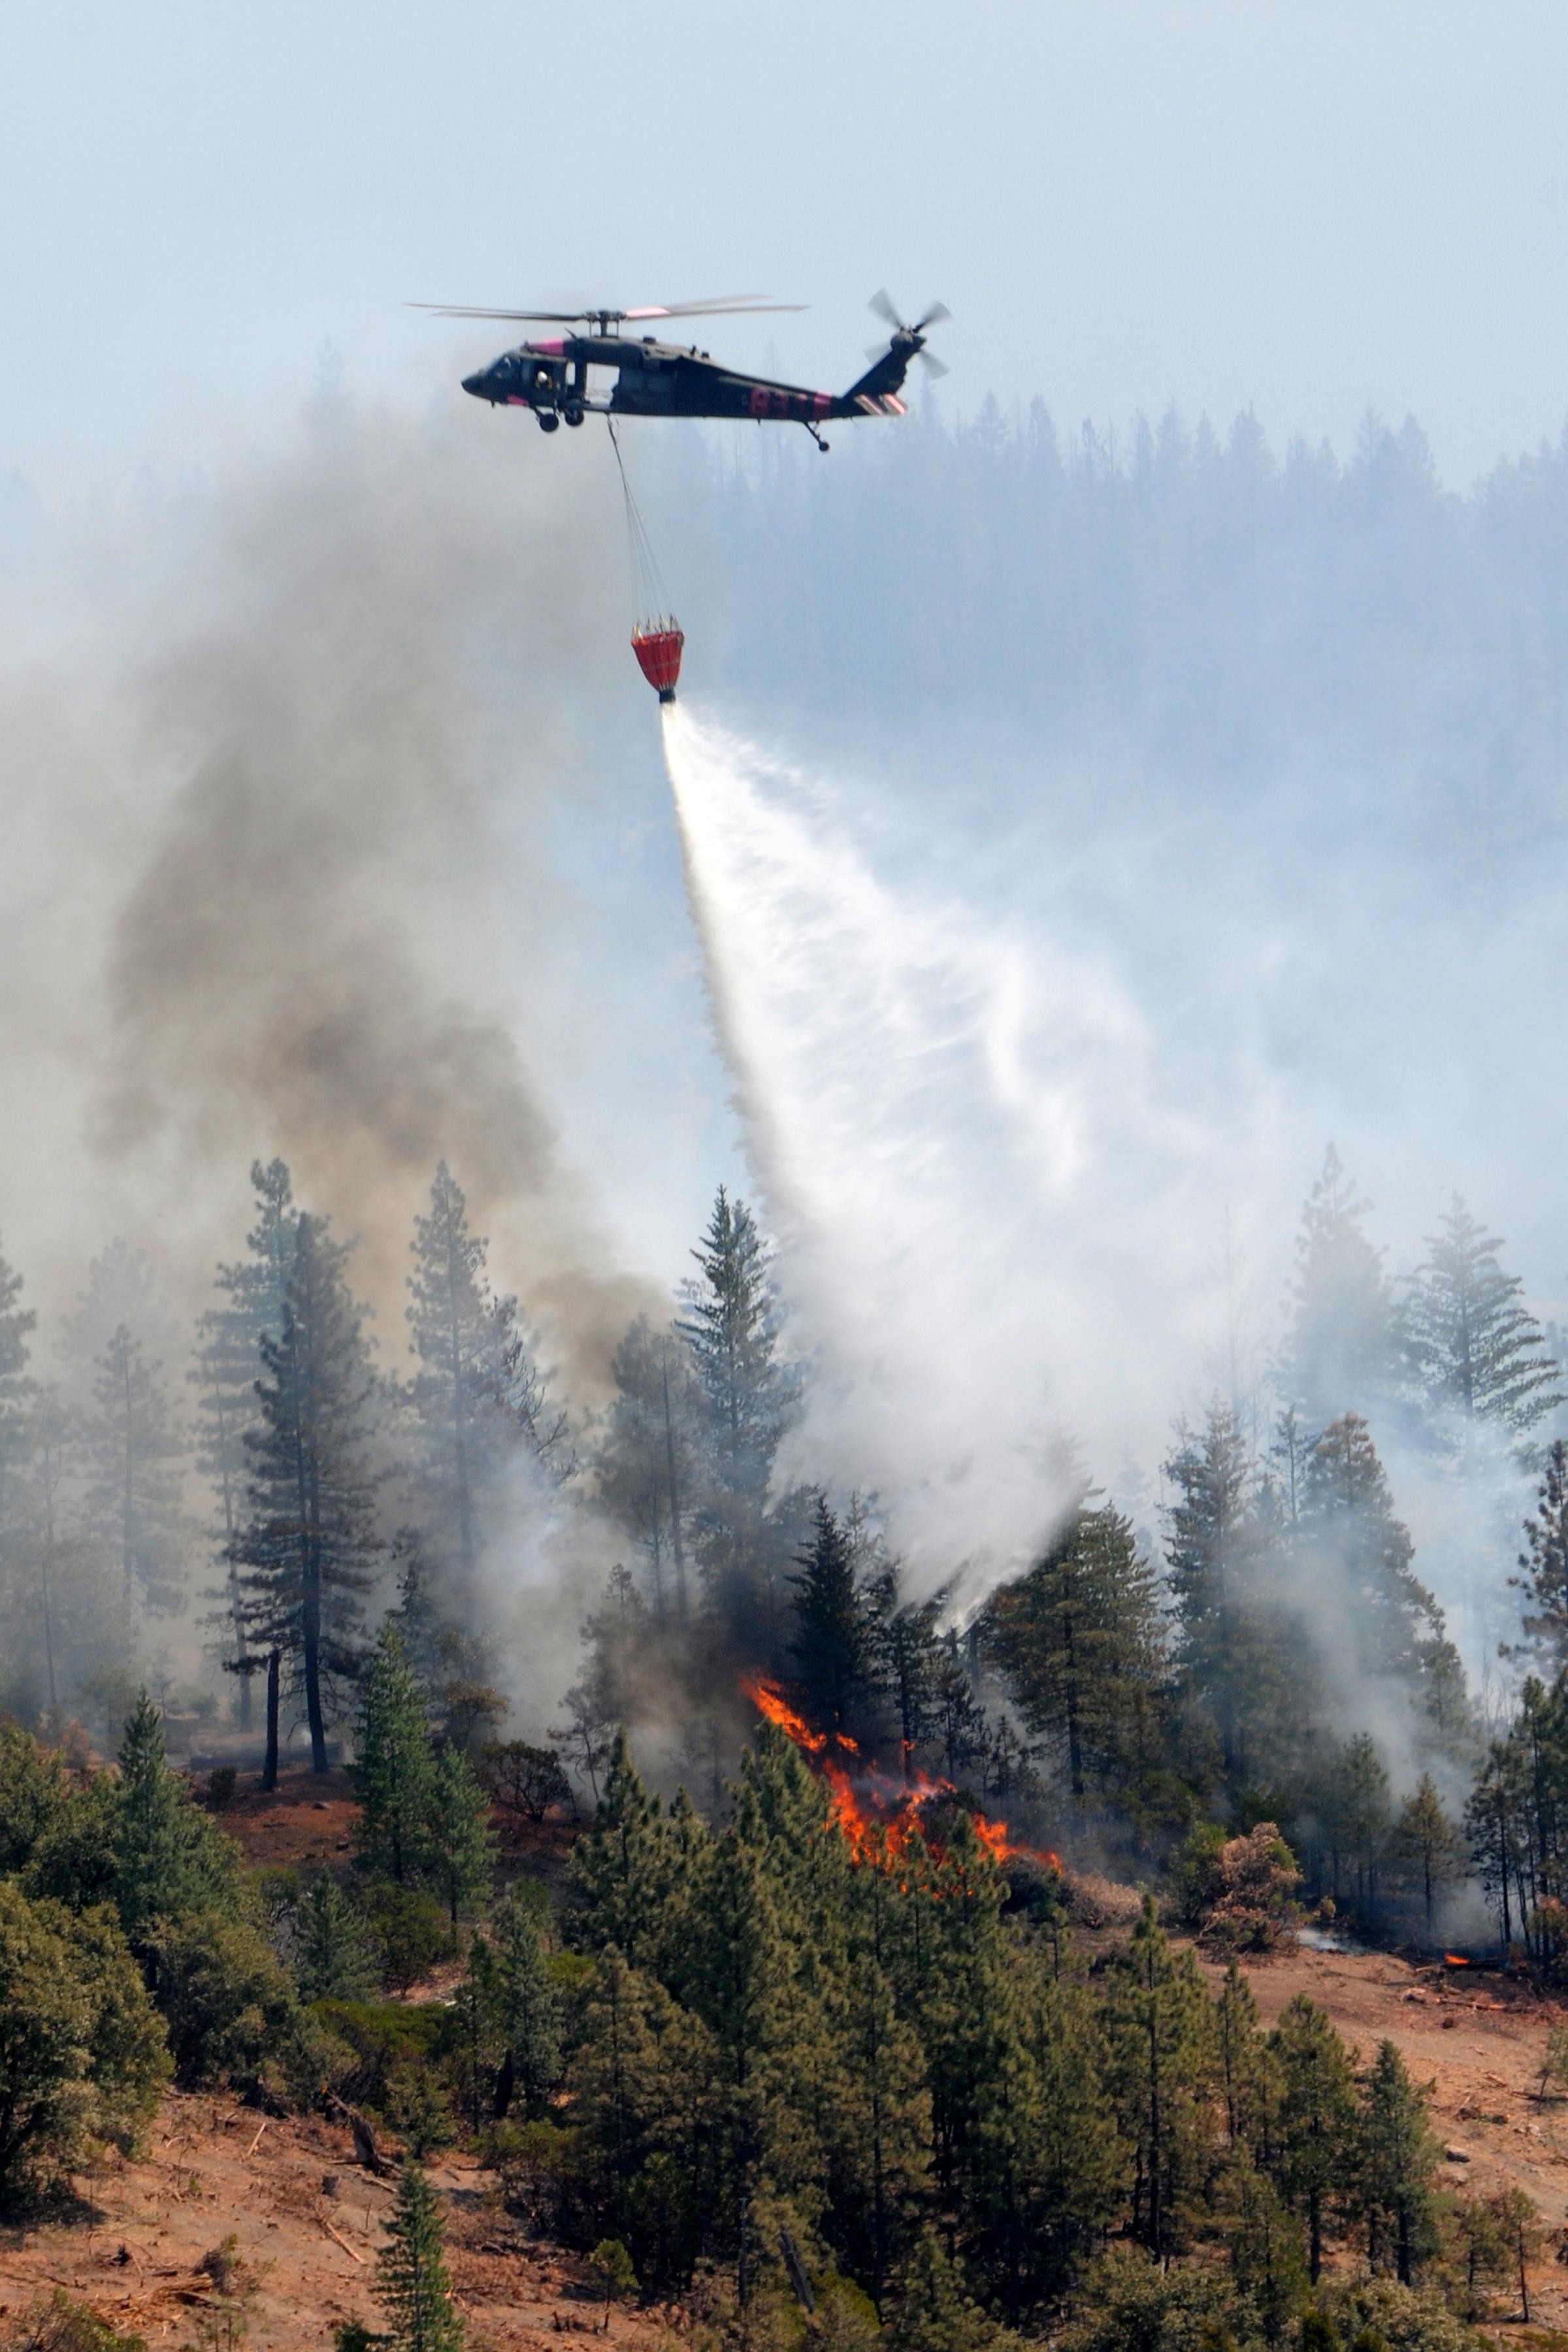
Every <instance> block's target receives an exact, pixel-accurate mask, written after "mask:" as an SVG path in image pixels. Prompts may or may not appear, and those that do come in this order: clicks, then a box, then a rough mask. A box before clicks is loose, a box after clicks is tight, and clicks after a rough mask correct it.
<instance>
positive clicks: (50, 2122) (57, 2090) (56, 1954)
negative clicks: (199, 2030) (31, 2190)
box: [0, 1880, 168, 2200]
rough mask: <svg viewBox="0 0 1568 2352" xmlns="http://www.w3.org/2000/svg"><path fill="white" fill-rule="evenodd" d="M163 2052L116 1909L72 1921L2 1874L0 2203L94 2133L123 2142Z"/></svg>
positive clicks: (59, 2167)
mask: <svg viewBox="0 0 1568 2352" xmlns="http://www.w3.org/2000/svg"><path fill="white" fill-rule="evenodd" d="M167 2074H168V2059H167V2056H166V2053H165V2052H164V2049H163V2036H162V2033H161V2032H160V2031H159V2028H158V2024H157V2021H156V2019H155V2018H154V2017H153V2012H152V2011H151V2009H150V2007H149V2005H148V2002H147V1998H146V1994H145V1991H144V1990H143V1988H142V1979H141V1978H140V1977H139V1975H138V1974H137V1971H136V1965H135V1962H134V1961H133V1960H132V1957H131V1953H130V1951H129V1949H128V1948H127V1947H126V1944H125V1940H124V1937H122V1936H121V1933H120V1929H119V1927H118V1926H117V1924H116V1923H115V1922H114V1920H113V1918H112V1917H111V1916H110V1915H108V1914H106V1913H96V1914H93V1915H91V1916H89V1917H87V1918H84V1919H74V1918H72V1917H71V1916H70V1915H69V1914H68V1913H67V1912H66V1911H64V1910H63V1909H62V1908H61V1907H60V1906H57V1905H53V1904H47V1903H37V1904H35V1903H30V1902H29V1901H28V1900H27V1898H26V1895H24V1894H23V1893H22V1890H21V1888H20V1887H19V1886H17V1885H16V1884H15V1883H14V1882H12V1881H9V1880H0V2200H7V2199H14V2198H16V2196H18V2195H19V2194H21V2193H22V2191H23V2190H24V2189H26V2188H27V2187H29V2186H32V2185H34V2184H37V2182H39V2181H41V2180H44V2179H48V2178H49V2177H50V2176H51V2175H53V2176H58V2174H59V2173H61V2172H62V2171H64V2170H65V2168H67V2167H68V2165H69V2163H70V2161H71V2159H72V2158H73V2157H74V2156H75V2155H76V2154H77V2153H78V2152H79V2150H80V2149H81V2147H83V2146H84V2144H85V2143H87V2142H88V2141H89V2139H91V2138H92V2137H113V2138H116V2139H121V2140H125V2141H129V2139H130V2138H131V2137H132V2136H133V2134H134V2130H135V2126H136V2125H137V2123H138V2122H139V2121H140V2120H141V2118H142V2116H144V2115H145V2114H146V2113H147V2112H148V2111H149V2109H150V2107H151V2106H152V2105H154V2104H155V2103H156V2100H157V2095H158V2090H159V2087H160V2085H161V2084H162V2083H163V2080H164V2079H165V2078H166V2076H167Z"/></svg>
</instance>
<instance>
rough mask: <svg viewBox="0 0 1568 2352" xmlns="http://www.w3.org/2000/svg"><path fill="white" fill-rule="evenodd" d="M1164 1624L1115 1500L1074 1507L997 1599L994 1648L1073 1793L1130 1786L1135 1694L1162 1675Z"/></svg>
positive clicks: (1148, 1572)
mask: <svg viewBox="0 0 1568 2352" xmlns="http://www.w3.org/2000/svg"><path fill="white" fill-rule="evenodd" d="M1163 1630H1164V1629H1163V1622H1162V1612H1161V1609H1160V1601H1159V1593H1158V1587H1157V1580H1156V1577H1155V1572H1154V1570H1153V1567H1152V1564H1151V1563H1150V1561H1148V1560H1147V1559H1145V1558H1144V1557H1143V1556H1142V1553H1141V1551H1140V1549H1139V1547H1138V1542H1137V1538H1136V1537H1135V1536H1134V1535H1133V1532H1132V1527H1131V1521H1130V1520H1128V1519H1124V1518H1123V1517H1121V1514H1120V1513H1119V1512H1117V1511H1115V1510H1113V1509H1111V1508H1110V1507H1109V1506H1106V1507H1103V1508H1101V1509H1100V1510H1093V1511H1091V1510H1088V1509H1084V1508H1080V1509H1079V1510H1078V1511H1077V1512H1075V1513H1074V1514H1073V1516H1072V1517H1071V1518H1070V1519H1069V1520H1068V1522H1067V1524H1066V1526H1065V1527H1064V1528H1062V1530H1061V1532H1060V1534H1059V1535H1058V1537H1057V1538H1056V1540H1055V1541H1054V1543H1053V1544H1052V1545H1051V1548H1050V1549H1049V1550H1048V1551H1047V1554H1046V1556H1045V1558H1044V1559H1042V1560H1041V1561H1040V1562H1039V1564H1038V1565H1037V1567H1036V1568H1034V1569H1032V1570H1030V1572H1029V1574H1028V1575H1027V1576H1026V1577H1025V1578H1024V1579H1023V1580H1021V1581H1020V1582H1019V1583H1017V1584H1015V1585H1010V1586H1008V1587H1007V1588H1006V1590H1005V1591H1003V1592H1001V1593H999V1594H998V1595H997V1598H996V1600H995V1601H994V1603H993V1606H992V1609H991V1612H990V1620H989V1624H988V1627H987V1633H988V1638H989V1641H990V1644H991V1648H992V1652H993V1654H994V1656H995V1658H996V1660H997V1662H998V1664H1000V1665H1001V1667H1002V1669H1003V1671H1004V1673H1005V1675H1006V1677H1007V1681H1008V1685H1009V1687H1010V1689H1011V1691H1012V1695H1013V1697H1014V1699H1015V1701H1016V1705H1017V1707H1018V1710H1019V1713H1020V1714H1021V1715H1022V1717H1023V1718H1024V1721H1025V1723H1026V1725H1027V1726H1028V1727H1029V1729H1030V1731H1031V1732H1033V1733H1034V1734H1035V1735H1036V1737H1037V1738H1040V1739H1043V1740H1045V1741H1046V1742H1047V1746H1048V1748H1049V1751H1050V1752H1051V1753H1052V1755H1053V1756H1054V1758H1055V1759H1056V1761H1057V1764H1058V1769H1059V1770H1060V1772H1061V1775H1062V1777H1063V1779H1064V1780H1066V1782H1067V1786H1068V1791H1069V1792H1070V1794H1071V1795H1072V1796H1073V1797H1075V1798H1077V1799H1079V1800H1080V1801H1081V1800H1082V1799H1083V1798H1084V1797H1085V1796H1087V1795H1088V1793H1089V1789H1090V1787H1091V1786H1092V1787H1094V1788H1095V1789H1097V1790H1117V1789H1119V1788H1121V1787H1122V1786H1123V1785H1124V1784H1125V1782H1126V1780H1127V1777H1128V1773H1129V1769H1130V1767H1131V1761H1132V1751H1133V1746H1134V1738H1135V1733H1134V1726H1135V1722H1136V1712H1137V1695H1138V1694H1139V1693H1140V1692H1141V1691H1142V1692H1149V1691H1151V1690H1152V1688H1153V1686H1154V1685H1155V1684H1156V1682H1157V1680H1158V1678H1159V1676H1160V1674H1161V1670H1162V1668H1163V1663H1164V1640H1163Z"/></svg>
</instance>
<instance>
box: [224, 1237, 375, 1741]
mask: <svg viewBox="0 0 1568 2352" xmlns="http://www.w3.org/2000/svg"><path fill="white" fill-rule="evenodd" d="M348 1255H349V1244H346V1243H341V1242H334V1241H333V1240H332V1239H331V1236H330V1234H328V1231H327V1227H326V1223H325V1220H324V1219H322V1218H320V1217H315V1216H310V1215H309V1214H306V1213H301V1214H300V1219H299V1222H298V1224H297V1225H296V1227H295V1232H294V1250H293V1263H292V1265H291V1267H290V1269H289V1283H288V1288H287V1291H286V1293H285V1297H284V1302H283V1322H282V1328H281V1329H280V1331H279V1334H278V1336H277V1337H276V1339H274V1338H273V1337H272V1336H271V1335H270V1334H268V1335H267V1336H266V1337H265V1338H264V1339H263V1340H262V1343H261V1360H262V1367H263V1370H262V1377H261V1382H260V1387H259V1391H258V1399H259V1403H260V1415H259V1426H258V1428H257V1429H256V1430H254V1431H252V1432H251V1433H249V1435H248V1438H247V1444H248V1449H249V1454H250V1465H251V1467H250V1478H249V1490H248V1497H247V1518H246V1524H245V1527H244V1528H243V1530H242V1532H241V1536H240V1539H239V1554H240V1558H241V1559H242V1560H243V1562H244V1564H245V1573H244V1575H243V1577H242V1580H241V1581H242V1583H243V1586H244V1589H245V1595H246V1620H247V1631H248V1633H249V1636H250V1638H251V1640H252V1642H253V1643H255V1644H256V1645H257V1646H258V1647H259V1648H260V1649H262V1650H263V1651H276V1652H278V1653H279V1654H281V1655H282V1656H283V1657H285V1658H286V1659H287V1660H288V1661H289V1664H290V1666H291V1669H292V1671H293V1673H294V1675H295V1677H296V1680H297V1682H298V1684H299V1686H300V1689H301V1691H302V1693H303V1696H304V1700H305V1715H306V1720H307V1722H308V1724H309V1726H310V1761H311V1764H312V1766H313V1768H314V1769H315V1770H316V1771H318V1772H324V1771H325V1770H326V1769H327V1721H328V1717H329V1713H330V1712H331V1710H332V1708H333V1706H334V1698H335V1691H336V1688H337V1685H339V1683H340V1682H342V1681H344V1680H347V1679H350V1678H352V1676H353V1674H354V1673H355V1672H357V1669H358V1664H359V1649H358V1643H359V1635H360V1620H361V1610H360V1595H361V1594H362V1593H363V1591H364V1590H365V1589H366V1587H367V1586H368V1584H369V1582H370V1580H371V1572H372V1569H373V1567H374V1562H375V1560H376V1559H377V1558H378V1556H379V1554H380V1552H381V1550H382V1549H383V1546H382V1539H381V1537H380V1533H379V1531H378V1529H377V1527H376V1523H375V1511H374V1492H375V1472H374V1465H373V1462H372V1456H371V1444H372V1436H373V1431H374V1407H375V1402H376V1386H375V1381H374V1375H373V1373H372V1370H371V1366H370V1356H369V1349H368V1347H367V1344H366V1341H365V1339H364V1335H363V1309H362V1308H361V1307H358V1306H357V1305H356V1304H355V1302H354V1299H353V1297H352V1295H351V1293H350V1291H349V1287H348V1285H347V1282H346V1281H345V1279H344V1274H343V1267H344V1265H345V1262H346V1260H347V1257H348ZM270 1731H271V1727H270V1726H269V1736H270Z"/></svg>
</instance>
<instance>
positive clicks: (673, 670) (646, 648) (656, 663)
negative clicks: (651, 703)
mask: <svg viewBox="0 0 1568 2352" xmlns="http://www.w3.org/2000/svg"><path fill="white" fill-rule="evenodd" d="M685 643H686V634H685V631H684V630H682V629H678V628H677V627H676V625H675V623H674V622H673V621H668V622H661V623H660V624H659V625H658V627H657V628H649V629H634V630H633V631H632V651H633V653H634V654H636V656H637V667H638V668H639V669H640V670H641V672H642V674H643V676H644V677H646V678H647V682H648V684H649V686H651V687H652V688H654V689H655V690H656V692H657V693H658V698H659V700H660V701H661V702H673V701H674V700H675V688H676V681H677V679H678V678H679V676H680V653H681V647H682V646H684V645H685Z"/></svg>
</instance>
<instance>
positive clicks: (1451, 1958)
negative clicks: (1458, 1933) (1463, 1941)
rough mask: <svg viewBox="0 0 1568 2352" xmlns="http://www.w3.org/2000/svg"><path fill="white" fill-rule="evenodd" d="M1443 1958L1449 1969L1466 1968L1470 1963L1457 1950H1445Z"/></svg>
mask: <svg viewBox="0 0 1568 2352" xmlns="http://www.w3.org/2000/svg"><path fill="white" fill-rule="evenodd" d="M1443 1958H1444V1959H1445V1960H1446V1961H1447V1964H1448V1966H1449V1968H1451V1969H1468V1967H1469V1965H1470V1964H1469V1962H1468V1960H1467V1959H1466V1958H1464V1956H1463V1954H1462V1953H1459V1952H1445V1953H1444V1955H1443Z"/></svg>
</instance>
